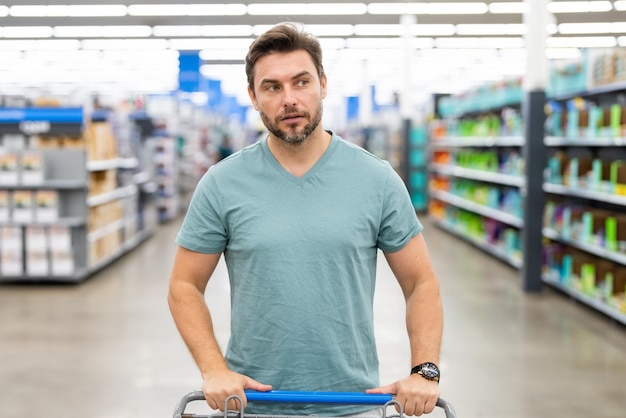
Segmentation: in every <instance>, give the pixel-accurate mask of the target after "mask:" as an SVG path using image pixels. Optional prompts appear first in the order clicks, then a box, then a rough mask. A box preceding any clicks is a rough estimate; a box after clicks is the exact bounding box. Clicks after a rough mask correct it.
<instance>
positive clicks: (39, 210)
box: [35, 190, 59, 223]
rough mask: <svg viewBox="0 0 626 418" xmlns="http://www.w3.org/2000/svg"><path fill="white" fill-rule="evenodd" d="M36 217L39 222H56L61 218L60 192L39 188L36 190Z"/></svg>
mask: <svg viewBox="0 0 626 418" xmlns="http://www.w3.org/2000/svg"><path fill="white" fill-rule="evenodd" d="M35 219H36V220H37V222H45V223H50V222H56V221H57V220H58V219H59V192H57V191H56V190H37V191H36V192H35Z"/></svg>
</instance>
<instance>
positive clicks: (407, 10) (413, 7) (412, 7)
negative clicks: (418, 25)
mask: <svg viewBox="0 0 626 418" xmlns="http://www.w3.org/2000/svg"><path fill="white" fill-rule="evenodd" d="M426 8H427V5H426V3H370V4H369V5H368V6H367V12H368V13H369V14H373V15H388V14H391V15H403V14H423V13H426Z"/></svg>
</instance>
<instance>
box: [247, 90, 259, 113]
mask: <svg viewBox="0 0 626 418" xmlns="http://www.w3.org/2000/svg"><path fill="white" fill-rule="evenodd" d="M248 96H250V101H251V102H252V106H254V110H259V105H258V104H257V101H256V95H255V94H254V91H253V90H252V89H251V88H250V86H248Z"/></svg>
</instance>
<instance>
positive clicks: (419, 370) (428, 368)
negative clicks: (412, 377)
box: [411, 362, 441, 383]
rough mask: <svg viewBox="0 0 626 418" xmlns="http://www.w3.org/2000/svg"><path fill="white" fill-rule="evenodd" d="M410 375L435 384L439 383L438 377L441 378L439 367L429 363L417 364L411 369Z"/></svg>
mask: <svg viewBox="0 0 626 418" xmlns="http://www.w3.org/2000/svg"><path fill="white" fill-rule="evenodd" d="M411 374H419V375H420V376H422V377H423V378H424V379H426V380H433V381H435V382H437V383H439V377H440V376H441V374H440V373H439V367H437V365H436V364H435V363H431V362H426V363H422V364H418V365H417V366H415V367H413V368H412V369H411Z"/></svg>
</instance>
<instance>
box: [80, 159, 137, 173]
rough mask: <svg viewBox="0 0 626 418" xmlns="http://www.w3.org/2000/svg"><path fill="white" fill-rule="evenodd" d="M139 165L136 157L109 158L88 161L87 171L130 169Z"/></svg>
mask: <svg viewBox="0 0 626 418" xmlns="http://www.w3.org/2000/svg"><path fill="white" fill-rule="evenodd" d="M138 166H139V160H138V159H137V158H111V159H108V160H100V161H88V162H87V171H104V170H114V169H117V168H124V169H132V168H136V167H138Z"/></svg>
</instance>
